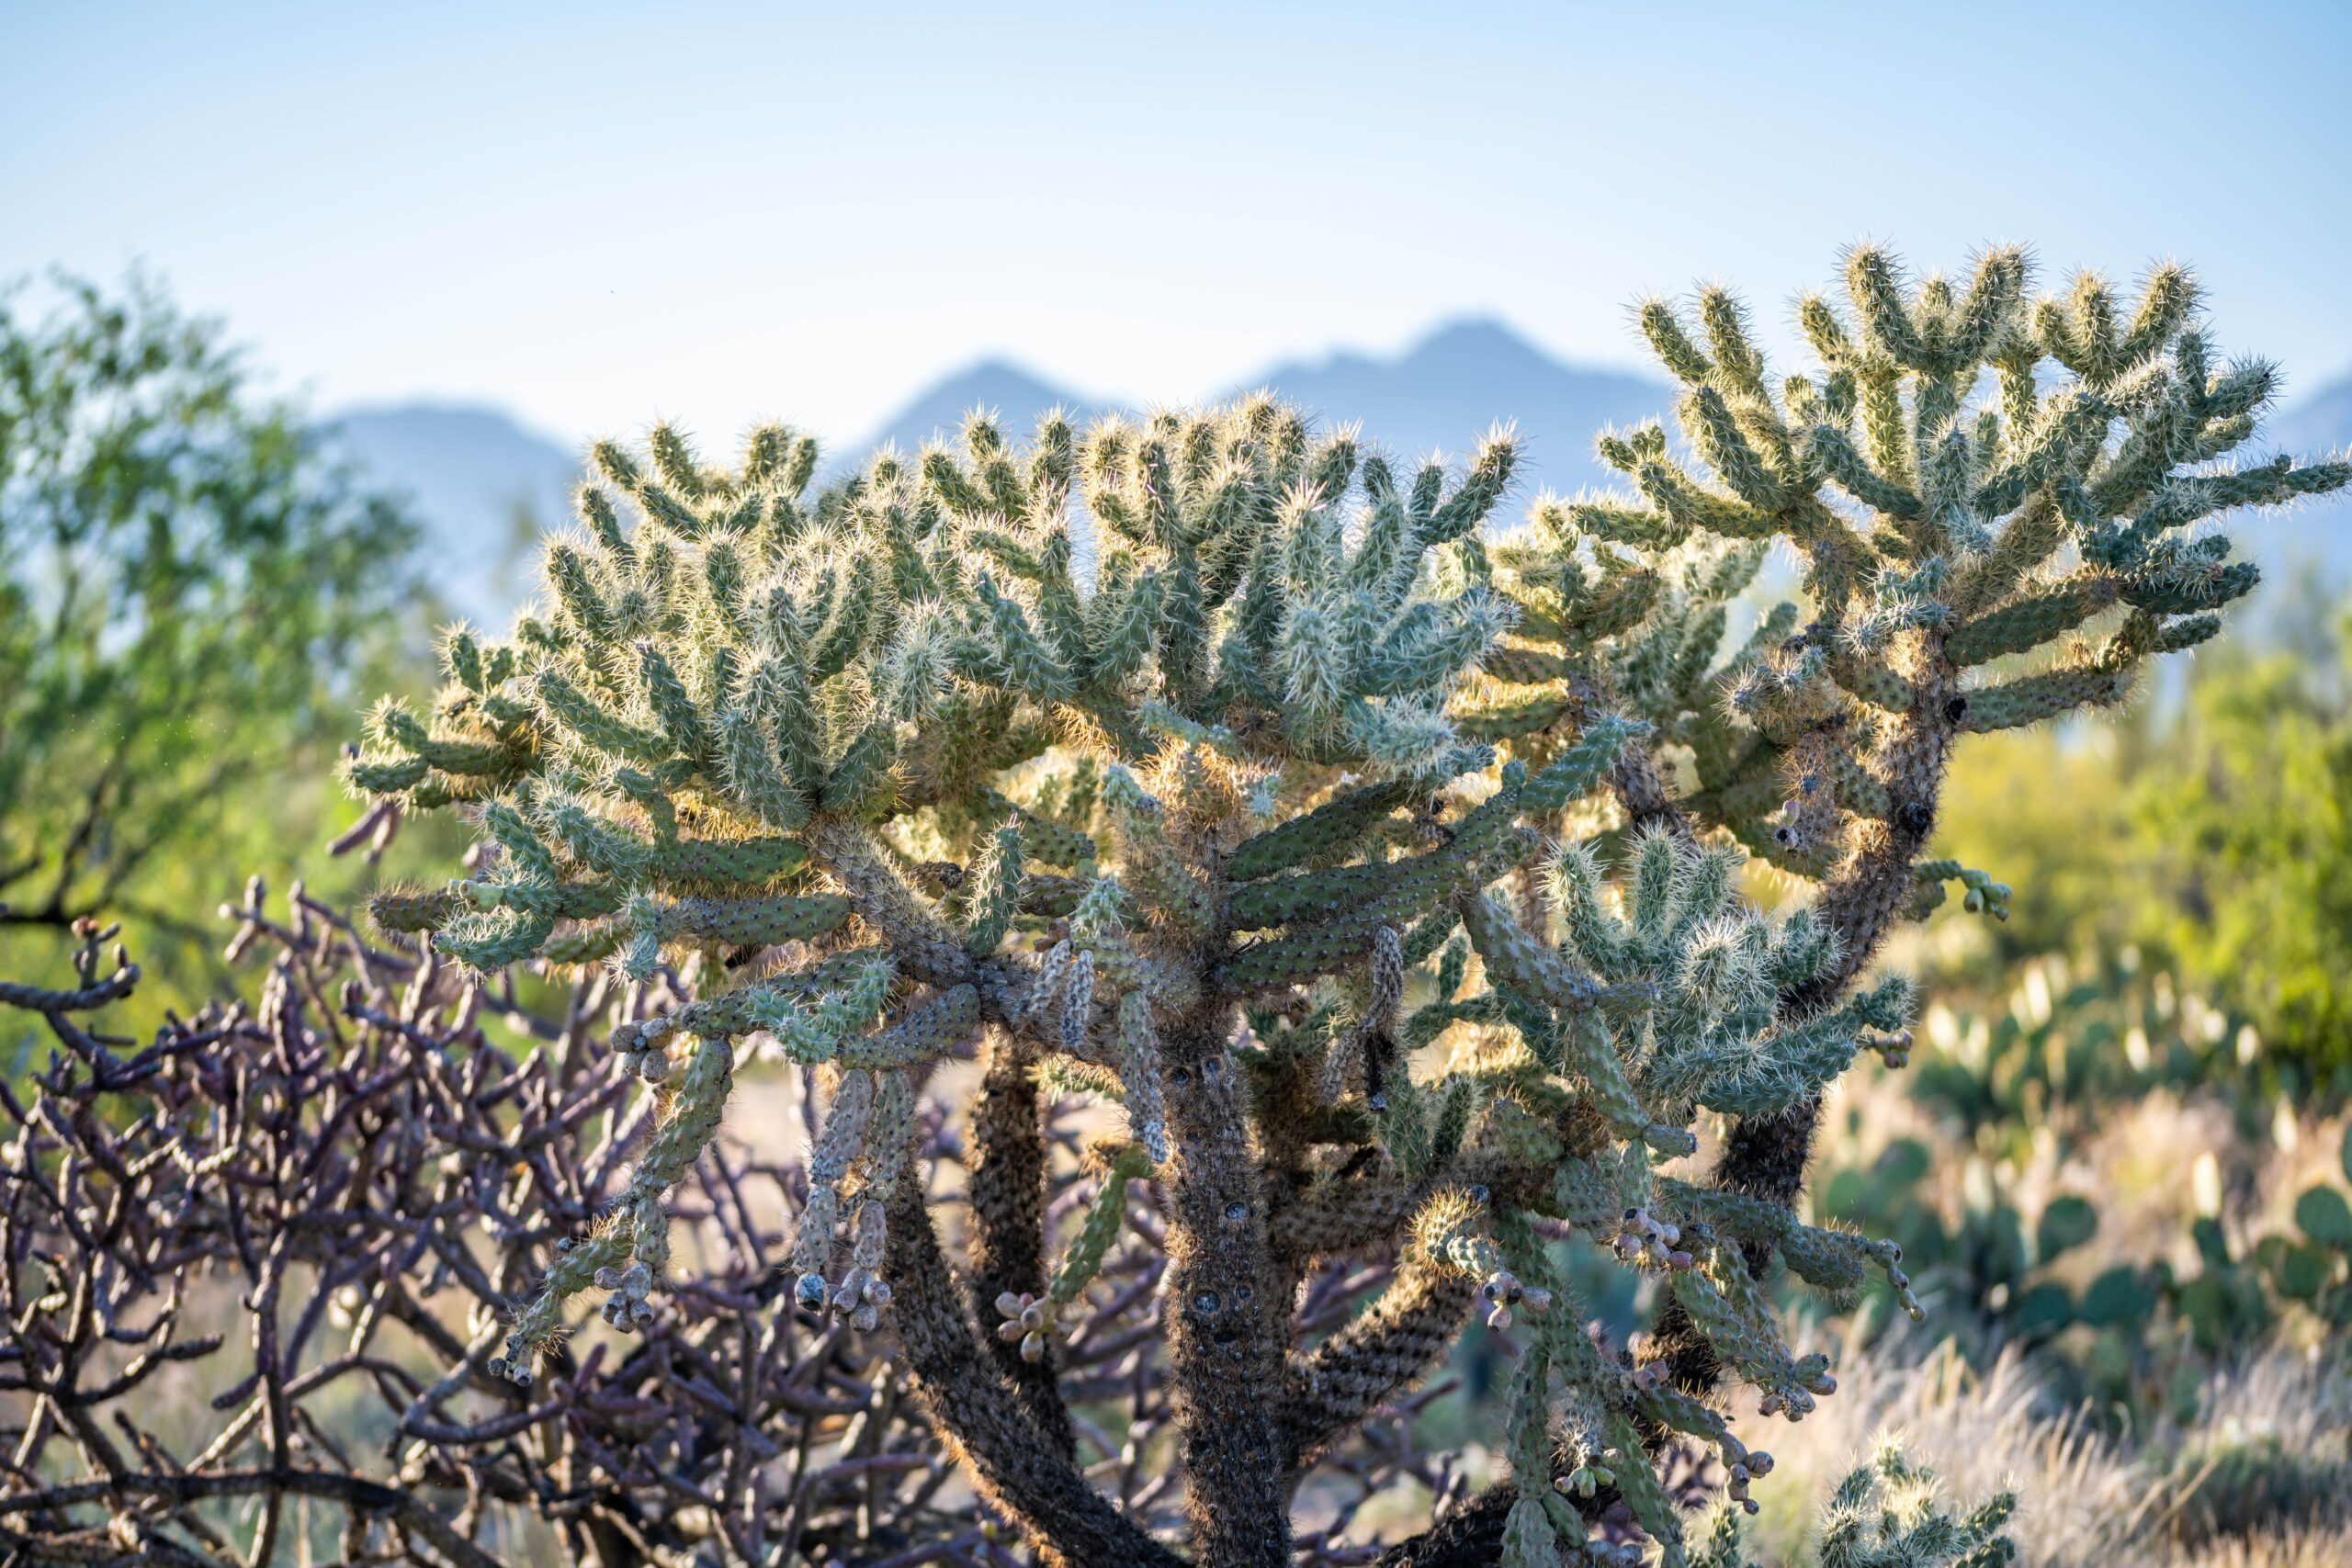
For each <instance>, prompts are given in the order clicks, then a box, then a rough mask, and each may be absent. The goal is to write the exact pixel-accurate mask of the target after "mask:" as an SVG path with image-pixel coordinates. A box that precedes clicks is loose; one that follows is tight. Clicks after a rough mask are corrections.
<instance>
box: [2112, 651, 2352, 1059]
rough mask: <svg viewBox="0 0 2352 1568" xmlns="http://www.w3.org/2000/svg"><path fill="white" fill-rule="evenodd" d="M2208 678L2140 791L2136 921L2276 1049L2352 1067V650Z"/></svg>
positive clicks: (2275, 660)
mask: <svg viewBox="0 0 2352 1568" xmlns="http://www.w3.org/2000/svg"><path fill="white" fill-rule="evenodd" d="M2346 653H2347V649H2346V645H2342V644H2339V648H2338V660H2339V667H2338V668H2337V669H2335V670H2333V671H2328V670H2314V669H2313V668H2312V666H2311V665H2310V664H2309V663H2307V662H2305V661H2304V660H2299V659H2295V658H2292V657H2290V656H2286V655H2277V656H2273V657H2270V658H2266V659H2262V660H2249V661H2245V662H2242V663H2234V664H2231V665H2227V666H2224V667H2223V668H2222V669H2220V670H2218V671H2215V672H2214V673H2213V675H2212V676H2211V678H2210V679H2207V680H2204V681H2200V682H2199V683H2198V685H2197V686H2196V688H2195V690H2194V692H2193V693H2192V694H2191V698H2190V701H2189V703H2188V709H2187V712H2186V713H2185V715H2184V716H2183V717H2182V719H2181V721H2180V722H2179V723H2178V725H2177V727H2176V728H2175V730H2174V733H2173V734H2172V735H2171V736H2170V737H2169V743H2168V744H2167V745H2166V746H2165V749H2164V750H2163V752H2162V754H2161V759H2160V761H2156V763H2155V765H2154V766H2153V767H2152V768H2151V769H2149V770H2148V771H2147V773H2144V774H2143V778H2142V779H2141V781H2140V782H2139V784H2137V786H2136V788H2135V790H2134V800H2133V823H2134V827H2135V829H2136V834H2135V837H2136V840H2137V845H2136V847H2137V848H2138V849H2139V851H2140V852H2141V853H2142V854H2143V856H2144V858H2145V860H2146V862H2147V863H2148V864H2149V869H2150V872H2151V874H2153V876H2154V880H2155V884H2156V892H2157V897H2154V898H2152V899H2150V900H2148V901H2147V903H2146V904H2145V905H2144V906H2143V909H2144V915H2143V931H2144V932H2145V934H2146V935H2147V936H2149V937H2151V938H2153V939H2154V941H2156V942H2160V943H2161V944H2162V945H2163V947H2164V948H2165V950H2168V951H2169V952H2171V953H2174V954H2175V955H2177V959H2178V961H2179V964H2180V967H2181V969H2182V972H2183V973H2184V974H2185V975H2186V976H2188V977H2189V978H2191V979H2192V980H2195V981H2197V982H2198V983H2199V984H2203V985H2208V986H2211V987H2216V988H2218V989H2219V990H2220V991H2221V992H2222V994H2223V995H2224V996H2226V997H2227V998H2229V999H2230V1000H2231V1001H2232V1002H2233V1003H2235V1004H2236V1005H2237V1006H2238V1007H2240V1008H2241V1009H2243V1010H2245V1012H2247V1013H2248V1014H2249V1015H2251V1016H2252V1017H2253V1018H2254V1020H2255V1021H2256V1025H2257V1027H2258V1028H2259V1029H2260V1030H2261V1032H2262V1033H2263V1036H2264V1038H2265V1040H2266V1041H2267V1042H2268V1043H2270V1045H2271V1046H2272V1047H2273V1048H2274V1049H2277V1050H2279V1051H2282V1052H2284V1053H2286V1054H2287V1055H2290V1056H2292V1057H2295V1058H2297V1059H2300V1060H2302V1061H2305V1062H2307V1063H2310V1064H2311V1065H2312V1066H2316V1067H2321V1068H2328V1067H2342V1066H2352V983H2347V977H2352V700H2347V697H2346V683H2347V678H2352V658H2347V657H2346Z"/></svg>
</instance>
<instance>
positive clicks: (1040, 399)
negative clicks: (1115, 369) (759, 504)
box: [825, 359, 1101, 473]
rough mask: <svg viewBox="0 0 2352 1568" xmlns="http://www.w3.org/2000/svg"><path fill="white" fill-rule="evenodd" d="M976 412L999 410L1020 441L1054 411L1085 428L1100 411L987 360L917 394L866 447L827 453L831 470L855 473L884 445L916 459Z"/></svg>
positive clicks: (999, 361)
mask: <svg viewBox="0 0 2352 1568" xmlns="http://www.w3.org/2000/svg"><path fill="white" fill-rule="evenodd" d="M976 408H979V409H993V410H995V411H996V413H997V417H998V418H999V419H1000V420H1001V422H1002V423H1003V426H1004V433H1005V434H1006V435H1008V436H1010V437H1011V438H1012V439H1013V440H1016V441H1020V440H1025V439H1027V437H1028V435H1029V433H1030V432H1031V431H1033V430H1035V429H1036V427H1037V421H1038V420H1039V419H1041V418H1043V417H1044V416H1045V415H1046V413H1047V412H1050V411H1052V410H1054V409H1057V408H1058V409H1060V410H1061V411H1062V412H1064V413H1065V414H1067V415H1069V418H1070V420H1071V422H1072V423H1075V424H1078V425H1079V426H1080V427H1081V428H1083V427H1084V426H1085V425H1086V424H1087V423H1089V422H1091V420H1092V419H1093V417H1094V415H1095V414H1096V413H1098V412H1101V410H1100V408H1099V407H1098V406H1097V404H1096V402H1095V400H1092V399H1089V398H1083V397H1080V396H1079V395H1078V394H1076V393H1074V392H1072V391H1070V390H1069V389H1067V388H1063V387H1057V386H1055V385H1053V384H1052V383H1051V382H1049V381H1045V380H1041V379H1039V378H1037V377H1035V376H1034V375H1032V374H1030V373H1029V372H1028V371H1027V370H1024V369H1023V368H1022V367H1020V366H1018V365H1015V364H1013V363H1012V362H1011V361H1010V360H1004V359H984V360H982V361H980V362H979V363H978V365H973V366H969V367H966V368H965V369H962V370H958V371H956V372H955V373H954V374H953V375H950V376H944V377H942V378H940V379H939V380H937V381H934V382H933V383H932V384H931V385H930V386H928V387H926V388H924V389H922V391H920V392H918V393H916V394H915V396H914V397H913V398H912V399H910V400H909V401H908V402H907V404H906V406H905V407H903V408H901V409H899V411H898V412H896V413H894V414H892V415H890V417H889V418H888V419H886V420H884V421H883V422H882V423H881V426H880V427H879V428H878V429H876V431H875V432H874V434H872V435H869V436H868V437H866V439H865V442H864V443H863V444H861V445H859V446H852V447H846V448H842V449H839V450H836V451H834V452H832V453H830V454H828V460H827V462H826V464H825V468H826V471H827V472H828V473H839V472H842V471H844V470H846V469H850V468H855V467H856V466H858V465H859V464H862V463H863V462H864V461H865V458H866V457H867V456H868V455H869V454H871V453H873V452H875V451H877V450H879V449H880V448H882V447H884V446H896V447H898V449H899V451H901V452H904V453H907V454H908V455H910V456H911V455H913V454H914V453H917V452H920V451H922V449H923V448H924V447H925V446H930V445H932V444H933V443H935V442H943V441H953V440H954V439H955V437H956V433H957V432H958V431H960V430H962V429H963V428H964V416H965V414H967V412H970V411H972V410H973V409H976Z"/></svg>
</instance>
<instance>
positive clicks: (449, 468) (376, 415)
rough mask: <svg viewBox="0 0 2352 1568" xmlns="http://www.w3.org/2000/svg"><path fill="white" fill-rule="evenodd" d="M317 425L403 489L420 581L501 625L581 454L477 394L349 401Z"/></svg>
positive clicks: (523, 589) (557, 517) (456, 606)
mask: <svg viewBox="0 0 2352 1568" xmlns="http://www.w3.org/2000/svg"><path fill="white" fill-rule="evenodd" d="M323 434H325V436H326V438H327V440H328V442H329V443H330V444H331V445H332V446H334V447H335V448H336V449H337V450H339V451H340V452H341V453H342V454H343V455H344V456H345V457H348V458H350V459H351V460H352V461H353V462H355V463H356V464H357V465H359V466H360V467H361V468H364V469H365V470H366V471H367V472H368V473H369V474H370V475H372V476H373V477H374V478H375V479H377V480H378V481H379V482H380V483H384V484H387V485H389V486H390V487H391V488H392V489H394V490H396V491H404V492H406V494H407V496H408V499H409V502H410V505H411V507H412V508H413V511H414V512H415V513H416V515H417V516H418V518H419V519H420V520H421V521H422V522H423V523H424V526H425V535H426V545H425V553H424V569H425V578H426V581H428V582H430V583H431V584H432V585H433V588H434V590H435V592H437V593H439V595H440V596H441V598H442V599H443V600H444V601H445V602H446V603H447V605H448V606H449V608H450V609H452V610H454V611H456V612H457V613H458V614H459V615H464V616H466V617H467V618H468V619H469V620H471V621H474V622H475V623H476V624H478V625H481V626H489V627H493V628H496V629H498V630H501V631H503V630H504V628H505V622H506V619H507V617H508V616H509V615H512V614H513V612H514V609H515V605H516V604H520V603H521V602H522V601H523V600H524V599H526V598H527V597H529V586H530V578H531V570H532V562H533V559H534V557H533V554H532V550H531V547H532V545H533V544H534V543H535V542H536V539H537V535H538V534H539V533H540V532H542V531H543V530H545V529H547V528H549V527H552V526H554V525H557V524H559V523H561V522H563V521H564V520H566V519H567V518H569V517H570V516H571V491H572V487H573V486H575V485H576V484H578V483H579V480H580V457H579V454H578V453H576V452H573V451H569V450H566V449H565V448H564V447H563V446H560V445H559V444H558V443H556V442H554V441H551V440H549V439H548V437H546V436H544V435H541V434H537V433H536V432H534V431H531V430H527V429H526V428H524V427H523V426H522V425H521V424H519V423H516V422H515V420H514V419H513V418H512V417H511V416H509V415H508V414H506V413H505V412H503V411H501V410H498V409H495V408H490V407H487V406H484V405H481V404H468V403H410V404H403V405H401V406H399V407H394V408H361V409H353V410H350V411H348V412H345V413H343V414H341V415H339V416H337V417H336V418H335V419H334V420H332V421H329V422H328V423H327V424H326V426H325V429H324V431H323Z"/></svg>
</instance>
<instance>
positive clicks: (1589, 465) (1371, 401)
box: [1236, 321, 1672, 493]
mask: <svg viewBox="0 0 2352 1568" xmlns="http://www.w3.org/2000/svg"><path fill="white" fill-rule="evenodd" d="M1258 387H1267V388H1271V389H1273V390H1275V391H1277V392H1280V393H1282V394H1283V396H1284V397H1286V398H1288V399H1290V400H1291V401H1293V402H1295V403H1297V404H1299V405H1301V406H1302V407H1304V408H1306V410H1308V411H1309V412H1312V413H1314V414H1316V415H1317V416H1318V417H1319V418H1321V419H1323V420H1325V421H1327V422H1335V421H1347V422H1351V423H1355V424H1357V425H1359V426H1361V427H1362V433H1363V438H1364V439H1365V440H1367V441H1371V442H1374V443H1377V444H1378V445H1379V446H1382V447H1385V449H1386V450H1388V451H1389V452H1390V453H1392V454H1393V455H1395V456H1397V457H1402V458H1413V457H1424V456H1427V455H1430V454H1431V453H1444V454H1447V455H1450V456H1453V457H1459V456H1460V455H1462V454H1463V453H1464V452H1466V451H1468V450H1469V449H1471V448H1472V447H1473V446H1476V443H1477V440H1478V438H1479V437H1480V436H1481V435H1483V434H1486V432H1487V429H1488V428H1489V427H1490V426H1492V425H1495V424H1497V423H1510V424H1515V425H1516V426H1517V427H1518V430H1519V434H1521V436H1522V437H1524V438H1525V439H1526V442H1527V456H1526V461H1525V463H1524V465H1523V466H1522V467H1521V470H1520V472H1521V476H1522V478H1523V479H1524V480H1525V481H1526V482H1525V483H1524V484H1522V486H1521V488H1522V489H1524V490H1535V489H1550V490H1555V491H1561V492H1562V493H1567V492H1570V491H1577V490H1580V489H1584V488H1587V487H1597V486H1603V485H1607V484H1609V483H1610V482H1611V476H1610V475H1608V474H1607V473H1606V472H1605V471H1604V470H1603V469H1602V468H1600V466H1599V464H1598V463H1597V462H1596V461H1595V460H1594V458H1593V456H1592V437H1593V433H1594V432H1595V431H1598V430H1600V428H1601V427H1602V426H1604V425H1610V424H1619V425H1623V424H1631V423H1634V422H1636V421H1639V420H1643V419H1648V418H1651V417H1653V416H1662V415H1664V414H1665V413H1666V412H1667V411H1668V406H1669V405H1670V404H1671V402H1672V396H1671V394H1670V393H1669V392H1668V390H1667V388H1666V386H1665V384H1664V383H1663V382H1660V381H1653V380H1649V379H1647V378H1643V377H1639V376H1630V375H1624V374H1622V373H1620V372H1617V371H1611V370H1596V369H1587V368H1584V367H1577V366H1571V365H1564V364H1562V363H1560V362H1559V361H1558V360H1556V359H1554V358H1553V357H1551V355H1547V354H1545V353H1544V351H1543V350H1542V349H1540V348H1537V347H1536V346H1535V345H1534V344H1531V343H1529V342H1528V341H1527V340H1526V339H1524V338H1522V337H1521V336H1519V335H1518V334H1517V333H1513V332H1512V331H1511V330H1510V328H1509V327H1507V326H1504V325H1503V324H1502V323H1501V322H1499V321H1456V322H1453V324H1451V325H1448V326H1444V327H1441V328H1439V329H1438V330H1437V331H1436V332H1433V333H1430V335H1429V336H1427V337H1425V338H1423V339H1422V340H1421V341H1420V342H1419V343H1418V344H1414V345H1413V346H1412V347H1410V348H1408V349H1407V350H1406V351H1405V352H1404V353H1403V354H1401V355H1397V357H1396V358H1394V359H1378V358H1374V357H1372V356H1370V355H1363V354H1351V353H1341V354H1334V355H1330V356H1329V357H1328V358H1323V359H1305V360H1293V361H1288V362H1286V363H1283V364H1280V365H1276V366H1273V367H1271V368H1269V369H1268V370H1267V371H1266V372H1265V373H1264V374H1262V375H1261V376H1258V377H1256V378H1252V379H1251V380H1250V381H1249V382H1247V383H1245V384H1244V385H1243V386H1242V387H1241V388H1237V389H1236V390H1247V389H1253V388H1258Z"/></svg>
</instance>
